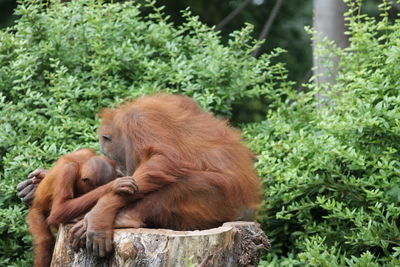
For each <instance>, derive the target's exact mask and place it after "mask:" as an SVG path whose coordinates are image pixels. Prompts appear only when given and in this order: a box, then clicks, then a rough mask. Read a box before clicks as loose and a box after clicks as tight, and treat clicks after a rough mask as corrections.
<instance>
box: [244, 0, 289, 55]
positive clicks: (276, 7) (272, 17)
mask: <svg viewBox="0 0 400 267" xmlns="http://www.w3.org/2000/svg"><path fill="white" fill-rule="evenodd" d="M281 5H282V0H278V1H276V2H275V5H274V8H273V9H272V12H271V15H270V16H269V17H268V20H267V22H266V23H265V24H264V28H263V29H262V31H261V34H260V36H259V37H258V40H259V41H261V40H264V39H265V38H266V37H267V34H268V32H269V29H270V28H271V25H272V23H273V22H274V20H275V17H276V15H277V14H278V11H279V9H280V8H281ZM260 48H261V46H259V47H258V48H257V49H256V50H254V51H253V53H251V55H252V56H253V57H257V56H258V53H259V52H260Z"/></svg>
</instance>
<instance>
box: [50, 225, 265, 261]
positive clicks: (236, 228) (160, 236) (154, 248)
mask: <svg viewBox="0 0 400 267" xmlns="http://www.w3.org/2000/svg"><path fill="white" fill-rule="evenodd" d="M70 229H71V225H66V226H61V227H60V230H59V234H58V238H57V242H56V246H55V249H54V254H53V260H52V264H51V266H69V267H70V266H71V267H72V266H85V267H86V266H173V267H179V266H232V267H233V266H257V265H258V262H259V260H260V255H261V250H263V249H268V248H269V241H268V239H267V237H266V236H265V234H264V232H263V231H262V230H261V228H260V225H259V224H258V223H255V222H229V223H225V224H223V225H222V226H221V227H218V228H213V229H209V230H203V231H172V230H166V229H146V228H139V229H116V230H115V231H114V240H113V245H114V252H113V253H112V255H110V256H108V257H107V258H95V257H93V256H91V255H89V254H87V253H86V251H85V250H84V249H80V250H79V251H78V252H75V251H73V250H72V249H71V247H70V245H69V235H70V233H69V230H70Z"/></svg>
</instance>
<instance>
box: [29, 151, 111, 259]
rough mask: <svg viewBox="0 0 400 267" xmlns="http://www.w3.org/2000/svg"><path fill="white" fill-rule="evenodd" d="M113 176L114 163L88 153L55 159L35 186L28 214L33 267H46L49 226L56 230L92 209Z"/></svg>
mask: <svg viewBox="0 0 400 267" xmlns="http://www.w3.org/2000/svg"><path fill="white" fill-rule="evenodd" d="M115 176H116V173H115V163H114V162H113V161H111V160H109V159H107V158H106V157H103V156H96V153H95V152H94V151H93V150H91V149H81V150H78V151H76V152H73V153H70V154H67V155H65V156H62V157H61V158H60V159H58V161H57V163H56V164H55V166H54V167H53V168H52V169H51V170H50V171H49V172H48V173H47V175H46V177H45V178H44V180H43V181H42V182H41V183H40V184H39V186H38V188H37V190H36V192H35V198H34V200H33V204H32V207H31V208H30V209H29V213H28V224H29V227H30V231H31V232H32V235H33V238H34V245H35V266H36V267H43V266H50V262H51V257H52V252H53V248H54V237H53V234H52V232H51V229H50V226H56V227H57V226H58V224H60V223H64V222H68V221H70V220H72V219H74V218H75V217H77V216H78V215H80V214H81V213H83V212H85V211H88V210H89V209H90V208H92V207H93V206H94V205H95V203H96V201H97V200H98V199H99V198H100V196H102V195H104V194H106V193H107V192H109V191H111V190H112V185H113V184H112V183H108V182H110V181H111V180H113V179H114V178H115ZM107 183H108V184H107ZM105 184H107V185H105ZM94 188H97V189H96V190H93V189H94ZM91 190H93V191H91ZM89 191H91V192H90V193H87V192H89ZM85 193H87V194H85Z"/></svg>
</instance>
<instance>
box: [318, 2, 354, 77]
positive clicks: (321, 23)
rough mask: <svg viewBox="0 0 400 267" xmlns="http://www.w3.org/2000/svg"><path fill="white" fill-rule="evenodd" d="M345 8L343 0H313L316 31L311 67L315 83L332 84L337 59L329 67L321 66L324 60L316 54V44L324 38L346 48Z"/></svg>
mask: <svg viewBox="0 0 400 267" xmlns="http://www.w3.org/2000/svg"><path fill="white" fill-rule="evenodd" d="M346 10H347V6H346V5H345V4H344V2H343V0H314V21H313V24H314V30H315V31H316V33H315V35H314V41H313V65H314V75H315V76H316V77H317V79H316V82H332V80H333V79H334V78H335V76H336V74H337V70H336V67H337V64H338V59H337V58H335V57H332V58H328V60H331V62H330V63H331V64H330V65H331V67H330V68H328V67H326V66H324V65H323V64H322V61H323V60H324V58H322V57H321V56H319V55H318V53H317V43H318V42H320V41H321V40H322V39H323V38H324V37H327V38H328V39H329V40H331V41H334V42H335V44H336V45H337V46H339V47H342V48H344V47H346V46H348V38H347V36H346V35H345V34H344V32H345V31H346V27H345V21H344V13H345V12H346Z"/></svg>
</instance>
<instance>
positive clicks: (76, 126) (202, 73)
mask: <svg viewBox="0 0 400 267" xmlns="http://www.w3.org/2000/svg"><path fill="white" fill-rule="evenodd" d="M41 2H42V1H30V2H29V1H21V3H20V5H19V7H18V10H17V14H18V15H20V16H21V18H20V19H19V20H18V22H17V24H16V25H14V26H13V27H12V28H8V29H5V30H3V31H1V32H0V126H1V127H0V158H1V164H0V218H1V220H0V247H1V248H2V249H1V251H0V265H1V266H11V265H14V266H28V265H29V263H30V261H31V257H32V255H31V254H32V253H31V238H30V235H29V234H28V232H27V227H26V223H25V222H24V216H25V213H26V207H24V206H23V205H22V203H21V201H20V200H19V199H18V198H17V196H16V191H15V185H16V184H17V183H18V182H19V181H21V180H23V179H24V177H26V175H27V174H28V173H29V172H30V171H32V170H33V169H35V168H37V167H49V166H50V165H51V164H52V163H53V162H54V160H55V159H56V158H57V157H59V156H60V155H62V154H65V153H67V152H69V151H73V150H75V149H78V148H81V147H92V148H95V149H96V148H98V146H97V137H96V129H97V126H98V120H97V117H96V114H97V112H98V111H99V109H100V108H102V107H106V106H112V105H114V104H116V103H119V102H121V101H122V100H123V99H129V98H133V97H136V96H139V95H142V94H150V93H153V92H159V91H164V92H171V93H183V94H186V95H189V96H192V97H194V98H195V99H197V100H198V101H199V103H200V104H201V105H202V106H203V107H204V108H206V109H208V110H210V111H213V112H215V113H217V114H220V115H229V114H230V112H231V105H232V103H233V102H235V101H240V99H243V98H245V97H246V98H251V97H253V96H260V95H262V94H268V92H270V91H271V89H273V87H275V86H278V84H279V83H281V80H282V79H283V76H282V74H281V73H283V68H282V66H281V65H280V64H278V65H273V64H271V63H270V61H271V58H272V57H274V56H276V55H278V54H279V52H276V53H273V54H272V55H264V56H263V57H261V58H259V59H254V58H252V57H251V56H250V55H249V53H250V51H251V50H252V49H253V48H254V45H255V43H254V41H253V40H252V38H251V37H250V32H251V26H247V27H245V28H244V29H242V30H241V31H237V32H234V33H232V34H231V39H230V40H229V42H228V44H227V45H222V44H221V42H220V36H219V35H218V33H217V32H215V31H214V30H213V29H212V28H209V27H207V26H205V25H204V24H202V23H200V22H199V20H198V18H197V17H194V16H192V15H190V12H188V11H186V12H184V14H183V16H184V18H185V19H186V22H185V23H183V24H182V25H181V26H179V27H175V26H173V25H172V24H171V23H170V22H169V21H168V19H167V18H166V17H165V16H163V15H162V13H161V10H160V9H158V8H155V7H154V3H152V2H146V3H144V6H142V5H140V4H137V3H134V2H126V3H123V4H121V3H115V4H104V3H101V2H99V1H95V0H91V1H83V0H81V1H78V0H77V1H72V3H68V4H61V3H59V2H60V1H54V2H53V3H51V5H50V7H48V6H46V5H44V4H42V3H41ZM44 2H45V1H44ZM143 12H145V14H146V15H143Z"/></svg>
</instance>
